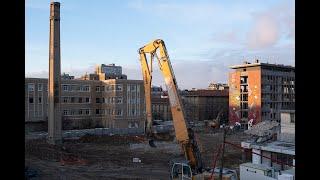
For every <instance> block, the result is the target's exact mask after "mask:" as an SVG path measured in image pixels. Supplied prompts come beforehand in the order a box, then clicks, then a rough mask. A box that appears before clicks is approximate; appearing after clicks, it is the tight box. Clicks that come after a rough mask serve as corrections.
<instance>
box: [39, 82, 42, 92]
mask: <svg viewBox="0 0 320 180" xmlns="http://www.w3.org/2000/svg"><path fill="white" fill-rule="evenodd" d="M42 89H43V87H42V83H39V84H38V91H42Z"/></svg>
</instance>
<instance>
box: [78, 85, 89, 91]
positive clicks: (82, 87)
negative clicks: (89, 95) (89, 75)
mask: <svg viewBox="0 0 320 180" xmlns="http://www.w3.org/2000/svg"><path fill="white" fill-rule="evenodd" d="M80 91H82V92H90V86H88V85H85V86H81V87H80Z"/></svg>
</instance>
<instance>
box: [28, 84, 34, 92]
mask: <svg viewBox="0 0 320 180" xmlns="http://www.w3.org/2000/svg"><path fill="white" fill-rule="evenodd" d="M28 91H34V84H33V83H29V84H28Z"/></svg>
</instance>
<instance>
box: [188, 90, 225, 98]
mask: <svg viewBox="0 0 320 180" xmlns="http://www.w3.org/2000/svg"><path fill="white" fill-rule="evenodd" d="M183 96H222V97H228V96H229V91H228V90H207V89H199V90H195V91H193V90H191V91H185V92H184V93H183Z"/></svg>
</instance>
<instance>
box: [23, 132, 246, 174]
mask: <svg viewBox="0 0 320 180" xmlns="http://www.w3.org/2000/svg"><path fill="white" fill-rule="evenodd" d="M197 137H198V138H199V139H200V141H199V145H200V149H201V150H202V159H203V160H204V163H205V165H206V166H207V167H212V164H213V163H212V162H213V154H214V152H216V150H217V148H218V144H220V143H221V142H222V132H221V131H220V132H216V133H212V132H197ZM143 138H144V137H142V136H141V137H138V136H104V137H93V136H86V137H82V138H80V139H78V140H65V141H64V143H63V145H62V146H61V147H57V146H52V145H48V144H47V143H46V142H45V140H26V141H25V166H26V167H27V168H29V170H33V171H35V172H36V173H35V174H36V176H35V177H33V178H31V179H79V180H82V179H83V180H84V179H168V177H169V167H168V164H169V160H170V159H171V158H173V157H176V156H177V155H178V154H179V153H180V149H179V146H178V144H177V143H176V142H175V141H166V142H163V141H161V142H159V141H156V142H155V144H156V145H157V148H152V147H149V145H148V143H147V142H145V141H143V140H142V139H143ZM247 138H248V136H247V135H245V134H244V133H242V132H238V133H235V134H232V135H228V136H227V138H226V140H227V141H229V142H234V143H235V144H239V145H240V142H241V141H242V140H245V139H247ZM133 158H139V159H140V160H141V162H133ZM219 163H220V160H219V161H218V162H217V166H218V165H219ZM240 163H242V161H241V151H240V150H239V149H236V148H233V147H231V146H230V145H226V151H225V163H224V167H227V168H231V169H237V170H238V169H239V164H240Z"/></svg>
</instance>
